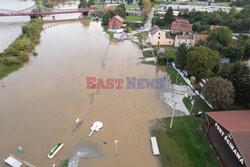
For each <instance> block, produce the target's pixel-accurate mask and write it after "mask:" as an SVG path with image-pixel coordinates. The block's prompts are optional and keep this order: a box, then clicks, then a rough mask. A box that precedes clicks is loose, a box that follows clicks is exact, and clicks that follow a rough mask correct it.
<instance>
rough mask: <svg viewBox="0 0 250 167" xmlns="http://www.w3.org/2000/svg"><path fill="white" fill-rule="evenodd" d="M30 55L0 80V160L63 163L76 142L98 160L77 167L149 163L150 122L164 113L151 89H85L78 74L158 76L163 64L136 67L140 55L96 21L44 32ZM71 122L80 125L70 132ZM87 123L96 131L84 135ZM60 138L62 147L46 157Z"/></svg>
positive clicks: (143, 166)
mask: <svg viewBox="0 0 250 167" xmlns="http://www.w3.org/2000/svg"><path fill="white" fill-rule="evenodd" d="M36 51H37V52H38V56H37V57H31V58H30V61H29V63H27V64H26V65H25V66H24V67H23V68H21V69H20V70H18V71H17V72H14V73H12V74H10V75H9V76H7V77H5V78H4V79H3V80H1V81H0V84H2V83H4V84H5V85H6V87H1V88H0V159H4V158H6V157H7V156H8V155H9V154H10V153H12V154H14V155H16V156H17V157H19V158H21V159H24V160H26V161H28V162H30V163H32V164H34V165H36V166H37V167H48V166H52V164H54V163H55V164H59V163H60V161H61V160H64V159H67V158H69V156H70V155H71V152H72V151H73V150H74V148H76V147H77V146H78V145H79V144H81V143H83V142H91V143H94V144H95V145H96V146H97V147H98V148H99V150H100V152H101V153H102V155H103V158H97V159H95V158H94V159H81V160H80V162H79V166H80V167H85V166H87V167H99V166H105V167H128V166H131V167H132V166H138V167H153V166H157V161H156V159H155V157H154V156H153V155H152V151H151V145H150V138H149V137H150V132H149V125H150V120H152V119H155V118H162V117H166V116H168V115H169V114H168V112H167V110H166V108H165V107H164V106H163V104H162V103H161V101H160V100H159V99H158V98H157V97H156V90H154V89H132V90H129V89H125V88H126V83H124V84H123V86H124V89H108V90H107V89H102V90H93V89H86V86H87V81H86V77H97V78H102V79H106V78H117V77H118V78H122V79H126V77H137V78H148V79H155V78H158V77H161V76H162V75H164V73H165V69H164V67H159V66H152V65H142V64H138V62H139V61H140V60H139V59H138V58H139V57H142V52H141V50H140V49H139V48H138V46H137V45H135V44H133V43H132V42H130V41H123V42H117V41H110V40H109V38H108V36H107V35H106V34H105V33H104V32H103V29H102V27H101V25H100V23H98V22H90V21H88V20H84V21H81V22H76V23H69V24H61V25H57V26H54V27H51V28H48V29H46V30H44V31H43V32H42V34H41V42H40V44H39V45H38V46H37V47H36ZM77 117H79V118H80V119H81V121H82V124H81V125H80V126H79V127H78V128H76V126H75V120H76V118H77ZM94 121H102V122H103V124H104V127H103V128H102V129H101V130H100V131H99V132H94V133H93V134H92V136H90V137H88V134H89V132H90V127H91V126H92V124H93V122H94ZM114 140H118V147H119V154H118V155H116V154H115V144H114ZM60 141H62V142H63V143H64V145H65V146H64V147H63V148H62V150H61V151H60V152H59V153H58V154H57V155H56V156H55V157H54V158H53V159H52V160H50V159H48V158H47V154H48V153H49V152H50V150H51V148H52V147H54V146H55V145H56V144H57V143H58V142H60ZM103 142H105V143H107V144H104V143H103ZM18 146H22V147H23V153H19V152H18V150H17V147H18Z"/></svg>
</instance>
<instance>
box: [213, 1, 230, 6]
mask: <svg viewBox="0 0 250 167" xmlns="http://www.w3.org/2000/svg"><path fill="white" fill-rule="evenodd" d="M213 4H214V5H215V6H229V5H230V2H216V3H213Z"/></svg>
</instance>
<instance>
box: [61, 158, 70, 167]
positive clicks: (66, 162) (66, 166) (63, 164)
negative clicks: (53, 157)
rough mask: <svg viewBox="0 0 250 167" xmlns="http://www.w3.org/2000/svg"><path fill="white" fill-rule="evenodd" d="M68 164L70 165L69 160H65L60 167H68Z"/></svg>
mask: <svg viewBox="0 0 250 167" xmlns="http://www.w3.org/2000/svg"><path fill="white" fill-rule="evenodd" d="M68 164H69V159H65V160H63V161H61V162H60V165H59V167H68Z"/></svg>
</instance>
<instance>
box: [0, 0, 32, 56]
mask: <svg viewBox="0 0 250 167" xmlns="http://www.w3.org/2000/svg"><path fill="white" fill-rule="evenodd" d="M34 4H35V3H34V2H33V1H32V0H25V1H24V0H0V11H1V9H9V10H21V9H26V8H28V7H31V6H33V5H34ZM29 20H30V18H29V17H20V16H18V17H0V52H2V51H3V50H4V49H6V48H7V47H8V46H9V44H10V43H11V42H12V41H14V40H15V39H16V38H17V37H18V36H19V35H20V34H21V32H22V29H21V28H22V26H23V25H24V24H25V23H26V22H28V21H29Z"/></svg>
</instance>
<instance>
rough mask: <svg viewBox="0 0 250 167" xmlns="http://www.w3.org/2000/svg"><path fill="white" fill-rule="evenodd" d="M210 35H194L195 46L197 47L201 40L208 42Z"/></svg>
mask: <svg viewBox="0 0 250 167" xmlns="http://www.w3.org/2000/svg"><path fill="white" fill-rule="evenodd" d="M207 38H208V35H206V34H194V45H196V44H197V43H198V42H199V41H200V40H202V41H205V42H206V41H207Z"/></svg>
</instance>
